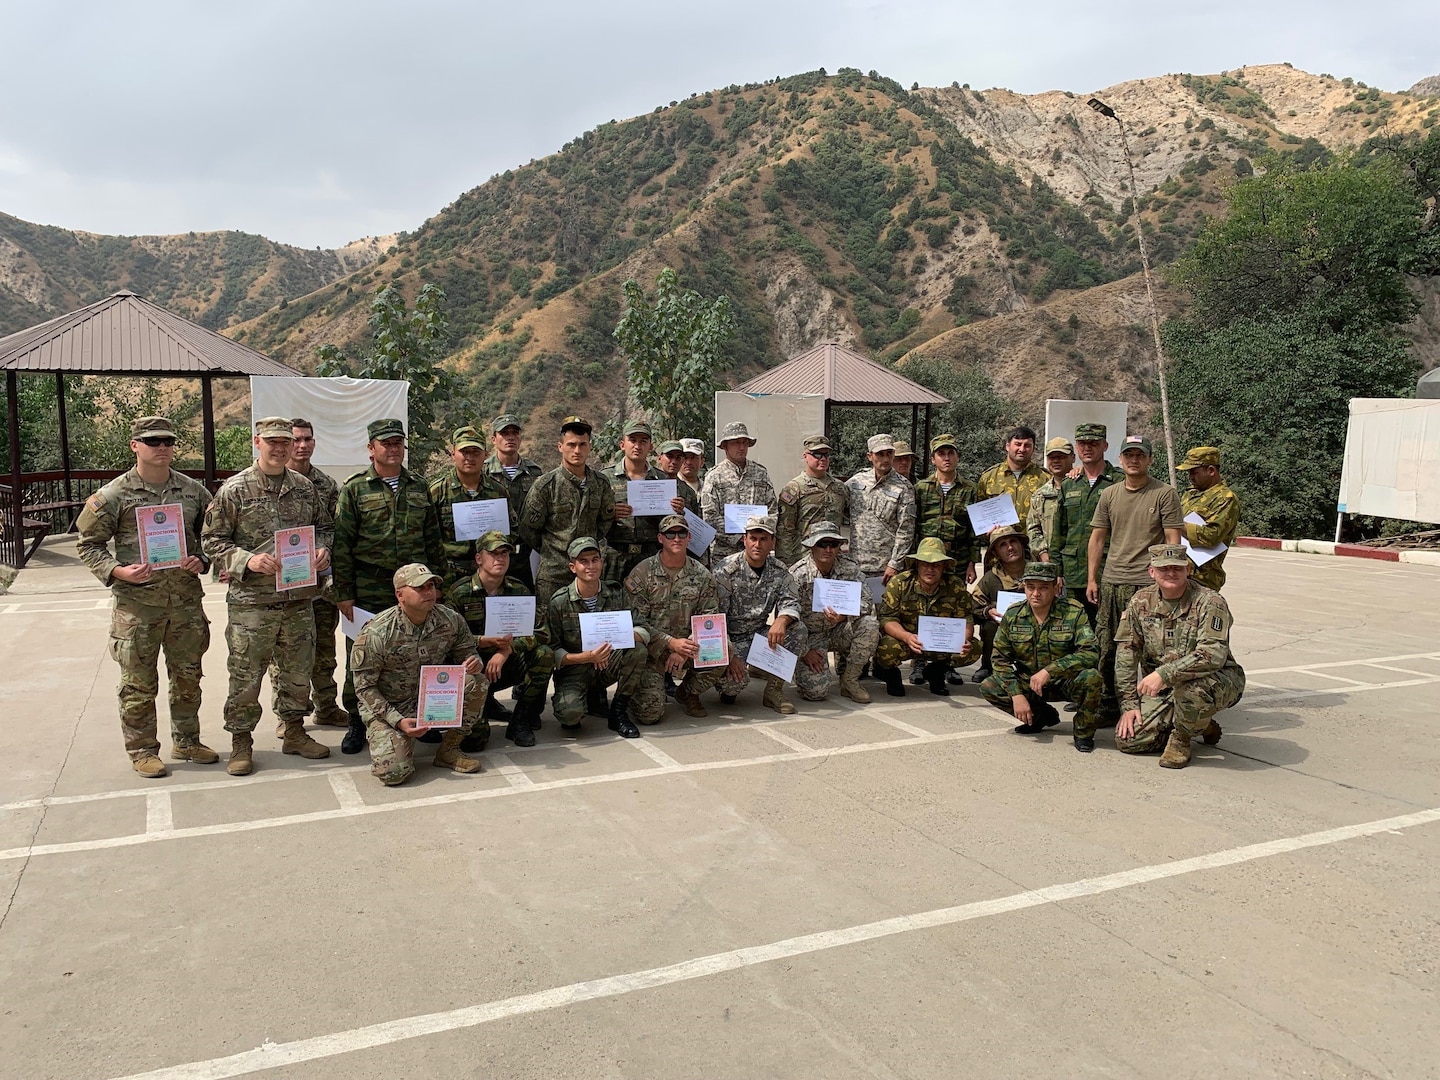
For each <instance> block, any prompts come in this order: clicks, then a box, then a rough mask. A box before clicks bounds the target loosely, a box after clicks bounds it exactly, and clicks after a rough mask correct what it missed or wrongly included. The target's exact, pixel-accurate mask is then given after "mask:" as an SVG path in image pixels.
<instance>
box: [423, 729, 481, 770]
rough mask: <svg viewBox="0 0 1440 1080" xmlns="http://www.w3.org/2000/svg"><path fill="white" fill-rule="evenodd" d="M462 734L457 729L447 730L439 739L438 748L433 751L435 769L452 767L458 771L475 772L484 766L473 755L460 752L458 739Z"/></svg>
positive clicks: (460, 738) (461, 737)
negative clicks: (467, 755)
mask: <svg viewBox="0 0 1440 1080" xmlns="http://www.w3.org/2000/svg"><path fill="white" fill-rule="evenodd" d="M463 738H464V736H463V735H462V734H461V733H460V732H459V731H447V732H445V735H444V737H443V738H442V739H441V740H440V749H439V750H436V751H435V767H436V768H437V769H454V770H455V771H456V772H458V773H477V772H480V771H481V769H482V768H484V766H482V765H481V764H480V762H478V761H476V760H475V759H474V758H473V757H466V756H465V755H464V754H462V753H461V752H460V741H461V740H462V739H463Z"/></svg>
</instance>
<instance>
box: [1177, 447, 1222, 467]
mask: <svg viewBox="0 0 1440 1080" xmlns="http://www.w3.org/2000/svg"><path fill="white" fill-rule="evenodd" d="M1206 465H1214V466H1215V467H1216V468H1217V469H1218V468H1219V467H1220V450H1219V448H1218V447H1214V446H1192V447H1191V448H1190V452H1189V453H1187V454H1186V455H1185V460H1184V461H1182V462H1181V463H1180V471H1181V472H1189V471H1190V470H1191V469H1203V468H1204V467H1205V466H1206Z"/></svg>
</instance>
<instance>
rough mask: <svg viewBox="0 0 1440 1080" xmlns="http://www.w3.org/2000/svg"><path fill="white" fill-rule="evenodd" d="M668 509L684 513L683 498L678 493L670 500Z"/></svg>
mask: <svg viewBox="0 0 1440 1080" xmlns="http://www.w3.org/2000/svg"><path fill="white" fill-rule="evenodd" d="M670 509H671V510H674V511H675V513H677V514H683V513H685V500H684V499H682V498H681V497H680V496H679V495H676V496H675V498H673V499H671V500H670Z"/></svg>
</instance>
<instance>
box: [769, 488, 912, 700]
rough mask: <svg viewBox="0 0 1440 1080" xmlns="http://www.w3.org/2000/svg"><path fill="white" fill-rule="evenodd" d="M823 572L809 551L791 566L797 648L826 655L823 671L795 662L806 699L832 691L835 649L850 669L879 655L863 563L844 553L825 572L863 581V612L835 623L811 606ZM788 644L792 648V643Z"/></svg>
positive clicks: (797, 686)
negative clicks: (797, 620)
mask: <svg viewBox="0 0 1440 1080" xmlns="http://www.w3.org/2000/svg"><path fill="white" fill-rule="evenodd" d="M892 475H893V474H892ZM901 482H902V483H904V481H901ZM821 576H822V575H821V573H820V571H819V569H818V568H817V567H816V566H815V562H814V560H812V559H811V558H810V556H809V554H808V553H807V554H806V556H805V558H803V559H801V560H800V561H799V562H797V563H796V564H795V565H794V566H792V567H791V568H790V577H791V578H792V579H794V581H795V600H796V603H797V604H798V605H799V608H800V623H799V631H798V633H797V635H796V637H797V640H796V646H795V650H794V651H795V652H796V653H797V654H798V655H799V656H801V657H804V655H805V654H806V653H807V652H809V651H810V650H811V649H814V650H816V651H817V652H818V653H820V655H821V656H823V657H824V658H825V670H823V671H811V670H810V669H809V668H808V667H807V666H806V665H805V661H804V660H803V659H802V660H801V661H800V663H798V664H796V665H795V689H796V690H798V691H799V692H800V696H801V697H803V698H804V699H805V700H806V701H824V700H825V698H827V697H828V696H829V695H830V691H831V689H832V688H833V687H834V685H835V680H836V674H835V668H834V666H833V665H832V664H831V663H830V653H832V652H833V653H834V654H835V655H836V656H837V657H838V658H840V659H841V660H843V661H844V663H845V667H846V670H851V669H853V670H855V671H857V672H858V671H860V670H861V669H862V668H863V667H864V666H865V665H866V664H868V663H870V661H871V659H872V658H873V657H874V656H875V647H876V645H878V644H879V642H880V624H879V622H878V621H876V618H875V604H874V602H873V601H872V600H871V599H870V589H869V588H868V587H867V586H866V584H865V575H864V574H863V573H862V572H861V570H860V566H859V564H858V563H856V562H855V560H854V559H851V558H849V557H847V556H845V555H841V556H839V557H837V558H836V560H835V566H834V568H833V569H832V570H831V571H830V573H829V574H826V575H824V576H825V577H827V578H831V579H833V580H836V581H858V582H860V614H859V615H847V616H845V618H844V620H843V621H841V622H838V623H836V624H835V625H834V626H830V625H828V624H827V623H826V621H825V613H824V612H823V611H811V610H810V609H811V607H812V606H813V605H814V603H815V579H816V578H818V577H821ZM872 576H873V575H872ZM785 647H786V648H787V649H788V648H790V646H789V645H788V644H787V645H786V646H785Z"/></svg>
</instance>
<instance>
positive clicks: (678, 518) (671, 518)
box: [659, 514, 690, 533]
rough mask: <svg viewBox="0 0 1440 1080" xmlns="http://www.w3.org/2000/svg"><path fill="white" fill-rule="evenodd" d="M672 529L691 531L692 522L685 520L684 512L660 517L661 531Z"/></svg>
mask: <svg viewBox="0 0 1440 1080" xmlns="http://www.w3.org/2000/svg"><path fill="white" fill-rule="evenodd" d="M671 529H684V530H685V531H686V532H689V531H690V523H689V522H688V521H686V520H685V515H684V514H666V515H665V516H664V517H663V518H661V519H660V529H659V531H660V532H662V533H666V532H669V531H670V530H671Z"/></svg>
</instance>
